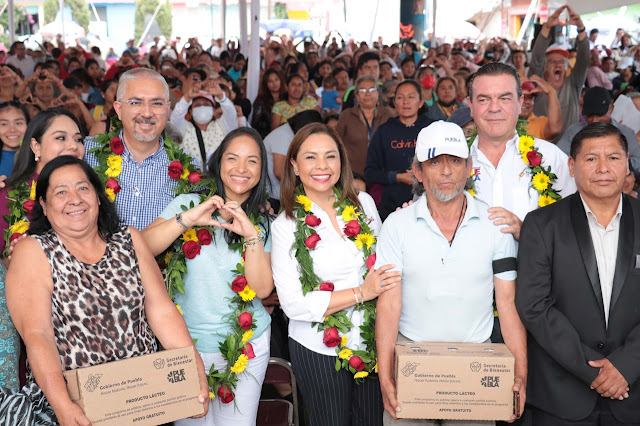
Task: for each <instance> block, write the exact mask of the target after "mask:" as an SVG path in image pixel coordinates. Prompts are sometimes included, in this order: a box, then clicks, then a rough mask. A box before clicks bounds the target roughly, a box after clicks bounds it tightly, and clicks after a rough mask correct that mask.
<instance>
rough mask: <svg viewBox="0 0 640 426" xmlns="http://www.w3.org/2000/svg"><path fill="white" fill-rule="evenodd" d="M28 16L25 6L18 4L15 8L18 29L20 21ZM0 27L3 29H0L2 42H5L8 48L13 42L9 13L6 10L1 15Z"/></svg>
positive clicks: (14, 16) (14, 15)
mask: <svg viewBox="0 0 640 426" xmlns="http://www.w3.org/2000/svg"><path fill="white" fill-rule="evenodd" d="M26 17H27V13H26V12H25V9H24V7H23V6H20V5H17V4H16V5H15V6H14V9H13V24H14V28H15V29H16V31H18V26H19V25H20V22H21V21H22V20H23V19H25V18H26ZM0 28H1V29H2V31H0V32H1V34H0V42H2V43H4V45H5V46H7V48H8V47H9V45H10V44H11V42H10V38H9V13H8V12H6V11H5V12H4V13H3V14H2V15H0ZM17 39H18V37H17V35H16V40H17Z"/></svg>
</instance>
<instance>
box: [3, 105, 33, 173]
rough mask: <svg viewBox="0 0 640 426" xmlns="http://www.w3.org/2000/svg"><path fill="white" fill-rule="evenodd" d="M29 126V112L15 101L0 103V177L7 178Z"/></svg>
mask: <svg viewBox="0 0 640 426" xmlns="http://www.w3.org/2000/svg"><path fill="white" fill-rule="evenodd" d="M27 124H29V110H27V107H26V106H24V105H22V104H21V103H20V102H17V101H9V102H2V103H0V176H2V175H4V176H9V175H10V174H11V171H12V170H13V163H14V161H13V160H14V159H15V155H16V153H17V152H18V148H20V144H21V143H22V138H23V137H24V132H25V130H27Z"/></svg>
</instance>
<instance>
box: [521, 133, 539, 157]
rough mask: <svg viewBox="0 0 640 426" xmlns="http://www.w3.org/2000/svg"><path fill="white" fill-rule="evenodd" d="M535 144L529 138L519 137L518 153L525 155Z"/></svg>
mask: <svg viewBox="0 0 640 426" xmlns="http://www.w3.org/2000/svg"><path fill="white" fill-rule="evenodd" d="M534 144H535V141H534V140H533V138H532V137H531V136H520V140H519V142H518V151H520V152H521V153H525V155H526V153H527V152H529V151H531V148H533V145H534Z"/></svg>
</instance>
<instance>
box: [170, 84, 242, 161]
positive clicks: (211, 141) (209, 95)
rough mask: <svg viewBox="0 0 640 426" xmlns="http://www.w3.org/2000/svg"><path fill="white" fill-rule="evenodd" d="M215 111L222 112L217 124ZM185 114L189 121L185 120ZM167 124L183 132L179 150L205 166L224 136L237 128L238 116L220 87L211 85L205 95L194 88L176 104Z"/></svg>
mask: <svg viewBox="0 0 640 426" xmlns="http://www.w3.org/2000/svg"><path fill="white" fill-rule="evenodd" d="M218 108H221V109H222V116H221V117H220V119H217V120H216V119H214V111H215V110H216V109H218ZM187 113H189V114H190V115H191V120H187V119H186V115H187ZM169 121H171V123H173V124H174V125H175V126H176V127H177V128H178V130H180V131H181V132H182V149H184V150H185V151H187V152H188V153H189V154H191V156H192V157H193V158H197V159H198V160H199V161H200V162H201V164H207V159H208V158H209V156H210V155H211V154H212V153H213V152H214V151H215V150H216V148H218V146H219V145H220V143H221V142H222V139H224V137H225V136H226V135H227V133H229V132H230V131H232V130H235V129H236V128H237V113H236V108H235V106H234V105H233V103H232V102H231V100H229V98H228V97H227V96H226V95H225V93H224V92H223V91H222V89H221V88H220V85H219V84H218V83H213V85H212V86H211V87H209V88H208V90H207V91H203V90H197V89H196V86H193V87H192V88H191V89H190V92H187V93H185V94H184V96H183V97H182V98H181V99H180V100H179V101H178V103H176V107H175V108H174V109H173V112H172V113H171V116H170V118H169Z"/></svg>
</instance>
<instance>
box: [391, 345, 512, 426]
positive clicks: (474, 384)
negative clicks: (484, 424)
mask: <svg viewBox="0 0 640 426" xmlns="http://www.w3.org/2000/svg"><path fill="white" fill-rule="evenodd" d="M395 352H396V357H395V368H394V370H395V371H394V375H395V380H396V397H397V400H398V403H399V404H400V406H401V407H402V411H401V412H399V413H398V417H399V418H408V419H448V420H510V419H511V416H512V415H513V414H514V407H518V406H519V402H518V403H517V404H516V402H517V401H515V399H516V398H517V397H516V395H514V392H513V380H514V362H515V360H514V357H513V355H512V354H511V352H510V351H509V349H507V347H506V346H505V345H501V344H475V343H416V342H398V343H397V344H396V348H395Z"/></svg>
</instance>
